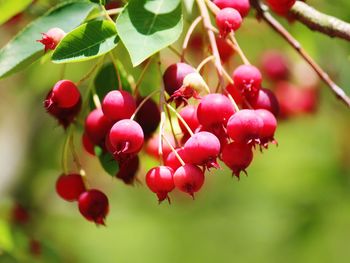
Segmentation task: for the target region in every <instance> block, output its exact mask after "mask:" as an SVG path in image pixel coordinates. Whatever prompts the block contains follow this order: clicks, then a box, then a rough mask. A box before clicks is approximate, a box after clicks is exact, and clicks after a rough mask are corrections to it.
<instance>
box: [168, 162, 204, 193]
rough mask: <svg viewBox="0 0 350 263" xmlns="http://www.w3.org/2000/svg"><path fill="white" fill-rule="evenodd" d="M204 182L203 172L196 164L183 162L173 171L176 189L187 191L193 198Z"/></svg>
mask: <svg viewBox="0 0 350 263" xmlns="http://www.w3.org/2000/svg"><path fill="white" fill-rule="evenodd" d="M203 183H204V172H203V171H202V170H201V169H200V168H199V167H198V166H196V165H193V164H185V165H184V166H181V167H179V168H178V169H177V170H176V171H175V173H174V184H175V187H176V188H177V189H179V190H180V191H182V192H185V193H188V194H189V195H191V196H192V197H193V198H194V193H196V192H198V191H199V190H200V189H201V188H202V186H203Z"/></svg>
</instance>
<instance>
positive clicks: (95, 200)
mask: <svg viewBox="0 0 350 263" xmlns="http://www.w3.org/2000/svg"><path fill="white" fill-rule="evenodd" d="M78 206H79V211H80V213H81V214H82V215H83V216H84V217H85V218H86V219H87V220H89V221H93V222H95V223H96V224H97V225H105V222H104V220H105V218H106V216H107V214H108V211H109V204H108V198H107V196H106V195H105V194H104V193H102V192H101V191H99V190H96V189H91V190H89V191H86V192H84V193H82V194H81V195H80V197H79V201H78Z"/></svg>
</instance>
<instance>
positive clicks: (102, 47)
mask: <svg viewBox="0 0 350 263" xmlns="http://www.w3.org/2000/svg"><path fill="white" fill-rule="evenodd" d="M118 41H119V38H118V37H117V30H116V28H115V24H114V23H112V22H110V21H107V20H99V21H92V22H88V23H85V24H83V25H81V26H79V27H78V28H76V29H74V30H73V31H72V32H70V33H69V34H67V35H66V36H65V37H64V38H63V39H62V41H61V42H60V43H59V45H58V46H57V47H56V49H55V51H54V53H53V55H52V61H53V62H54V63H70V62H81V61H85V60H90V59H94V58H96V57H99V56H102V55H103V54H105V53H107V52H108V51H110V50H112V49H113V48H115V47H116V46H117V44H118Z"/></svg>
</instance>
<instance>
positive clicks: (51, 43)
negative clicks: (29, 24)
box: [37, 27, 66, 52]
mask: <svg viewBox="0 0 350 263" xmlns="http://www.w3.org/2000/svg"><path fill="white" fill-rule="evenodd" d="M42 35H43V37H42V39H40V40H37V41H38V42H40V43H42V44H43V45H44V46H45V52H46V51H47V50H49V49H51V50H54V49H55V48H56V46H57V45H58V43H59V42H60V41H61V40H62V38H64V36H65V35H66V33H65V32H64V31H63V30H62V29H60V28H58V27H54V28H51V29H50V30H49V31H47V32H46V33H42Z"/></svg>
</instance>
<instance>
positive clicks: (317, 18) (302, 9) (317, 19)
mask: <svg viewBox="0 0 350 263" xmlns="http://www.w3.org/2000/svg"><path fill="white" fill-rule="evenodd" d="M290 13H291V14H292V15H293V18H295V19H296V20H298V21H299V22H301V23H303V24H304V25H306V26H307V27H309V28H310V29H311V30H315V31H318V32H321V33H323V34H326V35H328V36H330V37H338V38H342V39H345V40H348V41H350V24H349V23H346V22H344V21H342V20H340V19H338V18H336V17H333V16H329V15H326V14H323V13H321V12H319V11H317V10H316V9H314V8H313V7H311V6H309V5H307V4H305V3H304V2H301V1H297V2H296V3H295V4H294V6H293V8H292V9H291V11H290Z"/></svg>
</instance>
